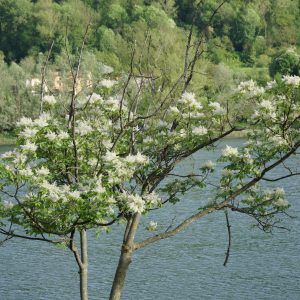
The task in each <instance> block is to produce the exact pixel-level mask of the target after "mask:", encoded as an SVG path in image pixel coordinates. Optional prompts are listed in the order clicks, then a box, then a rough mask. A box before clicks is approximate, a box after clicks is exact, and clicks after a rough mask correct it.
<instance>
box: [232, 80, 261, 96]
mask: <svg viewBox="0 0 300 300" xmlns="http://www.w3.org/2000/svg"><path fill="white" fill-rule="evenodd" d="M237 90H238V91H239V92H241V93H242V94H246V93H248V94H249V95H250V96H257V95H261V94H263V93H264V92H265V89H264V88H263V87H259V86H257V84H256V82H255V81H253V80H252V79H251V80H248V81H243V82H241V83H240V84H239V86H238V88H237Z"/></svg>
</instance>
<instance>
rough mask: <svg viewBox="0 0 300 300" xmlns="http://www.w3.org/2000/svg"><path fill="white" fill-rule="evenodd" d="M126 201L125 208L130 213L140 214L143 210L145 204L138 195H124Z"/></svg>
mask: <svg viewBox="0 0 300 300" xmlns="http://www.w3.org/2000/svg"><path fill="white" fill-rule="evenodd" d="M126 198H127V199H126V200H127V206H128V208H129V210H130V211H132V212H134V213H137V212H138V213H142V212H143V211H144V208H145V202H144V201H143V199H142V198H141V197H140V196H139V195H131V194H127V195H126Z"/></svg>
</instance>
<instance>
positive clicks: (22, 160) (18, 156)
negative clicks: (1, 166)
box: [13, 153, 27, 164]
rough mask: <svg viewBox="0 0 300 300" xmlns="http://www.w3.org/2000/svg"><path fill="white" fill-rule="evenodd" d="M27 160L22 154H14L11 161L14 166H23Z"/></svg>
mask: <svg viewBox="0 0 300 300" xmlns="http://www.w3.org/2000/svg"><path fill="white" fill-rule="evenodd" d="M26 160H27V156H26V155H24V154H23V153H16V156H15V159H14V160H13V163H14V164H24V163H25V162H26Z"/></svg>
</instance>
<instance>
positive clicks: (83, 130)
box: [76, 121, 93, 136]
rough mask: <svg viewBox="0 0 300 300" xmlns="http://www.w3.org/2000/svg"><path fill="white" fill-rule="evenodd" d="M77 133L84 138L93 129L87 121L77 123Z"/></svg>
mask: <svg viewBox="0 0 300 300" xmlns="http://www.w3.org/2000/svg"><path fill="white" fill-rule="evenodd" d="M76 131H77V132H78V133H79V135H81V136H84V135H87V134H89V133H90V132H92V131H93V128H92V127H91V126H90V125H89V124H88V123H87V122H85V121H77V126H76Z"/></svg>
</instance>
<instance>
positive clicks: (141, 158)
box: [135, 152, 148, 165]
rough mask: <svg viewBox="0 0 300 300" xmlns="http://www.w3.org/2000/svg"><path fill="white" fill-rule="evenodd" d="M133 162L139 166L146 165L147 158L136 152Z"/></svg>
mask: <svg viewBox="0 0 300 300" xmlns="http://www.w3.org/2000/svg"><path fill="white" fill-rule="evenodd" d="M135 162H136V163H137V164H141V165H143V164H146V163H147V162H148V157H147V156H145V155H143V154H141V153H140V152H138V153H137V154H136V155H135Z"/></svg>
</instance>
